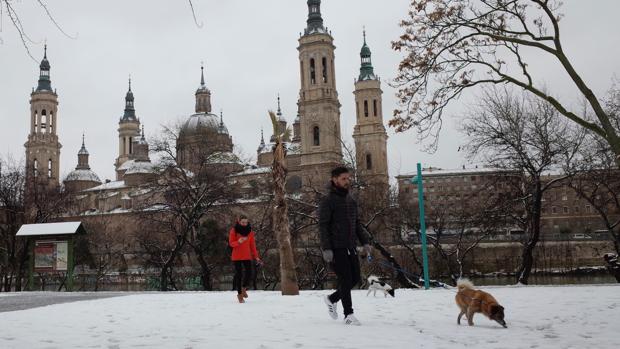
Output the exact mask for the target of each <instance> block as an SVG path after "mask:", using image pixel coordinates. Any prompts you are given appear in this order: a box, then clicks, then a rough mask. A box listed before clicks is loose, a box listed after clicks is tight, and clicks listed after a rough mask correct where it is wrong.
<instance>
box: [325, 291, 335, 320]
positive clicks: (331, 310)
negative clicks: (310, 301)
mask: <svg viewBox="0 0 620 349" xmlns="http://www.w3.org/2000/svg"><path fill="white" fill-rule="evenodd" d="M323 300H324V301H325V304H327V312H328V313H329V316H331V317H332V319H334V320H336V319H338V303H332V302H331V301H330V300H329V296H325V297H323Z"/></svg>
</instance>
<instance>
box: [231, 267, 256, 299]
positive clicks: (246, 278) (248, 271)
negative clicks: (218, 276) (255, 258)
mask: <svg viewBox="0 0 620 349" xmlns="http://www.w3.org/2000/svg"><path fill="white" fill-rule="evenodd" d="M233 263H234V264H235V280H234V281H233V282H234V284H235V285H236V286H237V293H238V294H241V288H242V287H245V288H247V287H248V286H249V285H250V280H251V279H252V261H248V260H246V261H234V262H233ZM243 269H245V273H243V284H242V283H241V273H242V272H243Z"/></svg>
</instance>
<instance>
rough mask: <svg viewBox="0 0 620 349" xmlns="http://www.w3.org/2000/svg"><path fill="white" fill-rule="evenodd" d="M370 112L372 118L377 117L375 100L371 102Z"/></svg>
mask: <svg viewBox="0 0 620 349" xmlns="http://www.w3.org/2000/svg"><path fill="white" fill-rule="evenodd" d="M372 112H373V115H374V116H377V100H376V99H373V100H372Z"/></svg>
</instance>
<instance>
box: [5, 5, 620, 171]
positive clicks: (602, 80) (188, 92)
mask: <svg viewBox="0 0 620 349" xmlns="http://www.w3.org/2000/svg"><path fill="white" fill-rule="evenodd" d="M34 3H36V2H35V1H30V0H23V1H19V2H13V5H14V6H15V8H16V9H17V10H18V12H19V13H20V14H21V20H22V23H23V25H24V27H25V29H26V31H27V32H28V34H29V35H30V37H31V38H32V39H33V40H34V41H37V43H36V44H32V45H30V48H31V50H32V53H33V55H34V56H35V58H36V59H37V61H36V62H34V61H32V60H31V59H30V58H29V57H28V56H27V54H26V52H25V50H24V49H23V48H22V45H21V42H20V41H19V37H18V35H17V32H16V30H15V29H14V28H13V27H12V26H11V25H10V23H9V20H8V18H7V17H6V13H5V14H4V17H3V18H2V31H1V32H0V38H1V39H2V42H3V43H1V44H0V125H1V126H0V154H1V155H2V157H6V156H7V155H9V154H10V155H12V156H13V157H15V158H17V159H22V158H23V156H24V147H23V144H24V142H25V141H26V137H27V134H28V131H29V104H28V102H29V94H30V92H31V90H32V88H33V87H35V86H36V84H37V79H38V63H39V61H40V59H41V58H42V56H43V42H44V40H47V43H48V58H49V60H50V63H51V66H52V69H51V79H52V86H53V88H55V89H57V92H58V96H59V102H60V105H59V112H58V132H59V136H60V141H61V143H62V145H63V148H62V152H61V175H63V176H64V175H66V174H67V173H68V172H69V171H71V170H72V169H73V168H74V167H75V166H76V164H77V151H78V149H79V147H80V143H81V135H82V132H85V134H86V145H87V148H88V150H89V152H90V154H91V157H90V164H91V167H92V168H93V170H94V171H95V172H97V174H98V175H99V176H100V177H101V179H105V178H112V179H113V178H114V166H113V164H114V160H115V159H116V157H117V156H118V154H117V152H118V134H117V127H118V120H119V117H120V116H121V115H122V113H123V108H124V97H125V93H126V91H127V78H128V76H129V74H131V76H132V90H133V91H134V95H135V106H136V110H137V115H138V117H139V118H140V120H141V122H142V123H143V124H144V125H145V127H146V133H147V137H150V136H152V135H154V134H155V133H156V132H158V130H159V129H160V127H161V125H162V124H167V123H170V122H174V121H175V120H177V119H180V118H185V117H187V116H188V115H190V114H191V113H192V112H193V110H194V92H195V90H196V88H197V87H198V85H199V80H200V63H201V61H204V62H205V73H206V74H205V78H206V84H207V86H208V87H209V89H211V92H212V105H213V111H214V112H216V113H219V110H220V109H223V111H224V122H225V123H226V125H227V127H228V130H229V131H230V134H231V135H232V137H233V141H234V142H235V144H236V145H237V146H238V148H239V149H240V150H241V151H242V152H243V154H245V155H246V156H253V157H255V154H256V153H255V151H256V148H257V146H258V143H259V139H260V128H261V126H262V127H265V129H266V130H268V129H269V128H268V127H269V120H268V116H267V110H268V109H275V108H276V96H277V94H278V93H280V94H281V97H282V109H283V112H284V115H285V117H286V118H287V120H289V122H292V121H293V120H294V118H295V115H296V111H297V106H296V102H297V95H298V92H299V86H300V82H299V68H298V67H299V63H298V53H297V49H296V47H297V44H298V42H297V39H298V38H299V33H300V32H301V31H303V29H304V27H305V25H306V23H305V21H306V17H307V6H306V0H263V1H258V0H254V1H248V0H226V1H221V0H219V1H216V0H194V6H195V9H196V15H197V18H198V21H199V23H203V26H202V27H201V28H199V27H197V26H196V25H195V24H194V21H193V18H192V14H191V11H190V8H189V5H188V3H187V1H181V0H177V1H174V2H173V1H159V0H157V1H156V0H132V1H126V0H125V1H120V0H107V1H69V0H55V1H48V4H49V8H50V10H51V11H52V13H53V15H54V16H55V18H56V20H57V21H58V23H60V25H61V26H62V27H63V29H64V30H65V31H66V32H67V33H68V34H69V35H71V36H75V37H76V38H75V39H71V38H67V37H66V36H64V35H63V34H62V33H60V32H59V31H58V30H57V29H55V28H54V26H53V24H52V23H51V22H50V21H49V20H47V18H46V15H45V12H44V11H43V9H41V8H40V7H38V6H37V5H36V4H34ZM408 3H409V1H408V0H324V1H323V4H322V13H323V19H324V20H325V25H326V26H327V27H328V28H329V29H330V30H331V31H332V35H333V36H334V40H335V45H336V47H337V49H336V61H335V64H336V81H337V88H338V92H339V95H340V102H341V103H342V108H341V114H342V117H341V123H342V130H343V134H344V136H345V137H346V138H347V139H346V140H347V141H349V142H350V143H352V139H351V134H352V131H353V126H354V123H355V114H354V112H355V109H354V102H353V94H352V91H353V89H354V86H353V79H354V78H355V77H356V76H357V75H358V73H359V62H360V60H359V51H360V48H361V44H362V27H363V26H364V25H365V26H366V28H367V37H368V44H369V46H370V48H371V50H372V53H373V56H372V59H373V64H374V67H375V72H376V73H377V74H379V75H380V77H381V79H382V81H383V82H382V88H383V91H384V95H383V99H384V103H383V105H384V108H385V110H384V114H385V116H386V119H387V118H389V116H390V115H391V111H392V110H393V109H394V107H395V97H394V93H395V91H394V89H392V88H390V87H389V86H388V82H389V81H390V79H392V78H393V77H394V76H395V75H396V69H397V65H398V62H399V58H400V56H399V54H398V53H396V52H394V51H392V50H391V48H390V42H391V41H392V40H395V39H397V38H398V36H399V35H400V34H401V32H402V29H400V28H399V27H398V22H399V20H401V19H402V18H404V16H405V15H406V11H407V8H408ZM562 12H563V13H564V14H565V18H564V19H563V21H562V22H561V25H562V36H563V43H564V48H565V50H566V52H567V53H568V55H569V57H570V59H571V60H572V62H573V64H574V66H575V67H576V69H577V71H578V72H579V73H580V74H582V76H583V77H584V78H585V80H586V82H588V83H589V84H590V85H591V87H592V88H593V89H594V91H595V93H597V94H599V95H600V96H602V95H603V94H604V93H605V91H606V90H607V89H608V88H609V86H610V84H611V79H612V76H613V75H614V74H617V73H618V71H619V70H620V69H619V63H618V62H620V60H619V59H618V58H619V54H620V40H619V39H618V35H619V34H620V30H619V27H620V26H619V25H618V21H617V16H618V13H619V12H620V2H618V1H617V0H597V1H578V0H568V1H565V5H564V7H563V11H562ZM530 58H531V60H530V65H531V68H532V69H533V70H534V72H536V73H537V77H536V78H535V80H536V81H537V82H539V83H544V84H545V85H546V86H547V87H548V89H550V90H552V91H554V94H555V95H556V96H558V97H559V98H561V99H562V101H564V102H565V103H567V104H569V105H577V104H578V98H579V96H578V94H577V93H576V92H575V90H574V89H573V88H572V87H571V84H570V81H569V80H568V79H567V77H566V75H565V74H564V73H563V72H561V71H560V70H558V69H554V68H553V67H554V66H556V64H555V62H553V61H551V60H549V59H548V57H545V56H542V55H541V56H532V57H530ZM468 98H471V96H470V97H464V100H463V101H459V102H458V103H456V104H454V105H453V106H452V107H451V108H450V109H449V112H450V114H451V115H454V117H452V118H450V119H448V120H447V121H446V122H445V123H444V130H443V132H442V136H441V139H440V144H439V150H438V151H437V152H436V153H435V154H427V153H424V152H421V151H420V149H421V145H420V144H418V143H416V141H415V135H414V134H413V133H412V132H413V131H410V132H409V133H404V134H394V132H393V130H389V131H388V132H389V136H390V138H389V140H388V158H389V165H390V175H391V176H395V175H397V174H401V173H405V172H411V171H414V170H415V164H416V162H422V163H423V164H424V166H430V165H432V166H438V167H442V168H458V167H461V166H462V165H463V164H466V165H468V166H470V165H473V164H471V163H469V162H468V161H467V160H466V159H465V158H464V156H463V154H462V153H460V152H458V151H457V149H458V146H459V145H460V144H461V143H462V141H463V140H462V137H461V136H460V135H459V134H458V132H457V131H456V129H457V126H458V123H459V117H458V116H459V114H460V113H461V111H463V110H464V109H465V108H466V105H467V100H468ZM386 123H387V120H386ZM266 134H270V132H268V131H267V132H266Z"/></svg>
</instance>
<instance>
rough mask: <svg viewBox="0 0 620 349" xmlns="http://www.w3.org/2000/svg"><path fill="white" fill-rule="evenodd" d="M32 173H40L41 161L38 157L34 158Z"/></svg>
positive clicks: (34, 174) (35, 174)
mask: <svg viewBox="0 0 620 349" xmlns="http://www.w3.org/2000/svg"><path fill="white" fill-rule="evenodd" d="M32 175H33V176H35V177H37V176H38V175H39V161H38V160H37V159H34V162H33V164H32Z"/></svg>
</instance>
